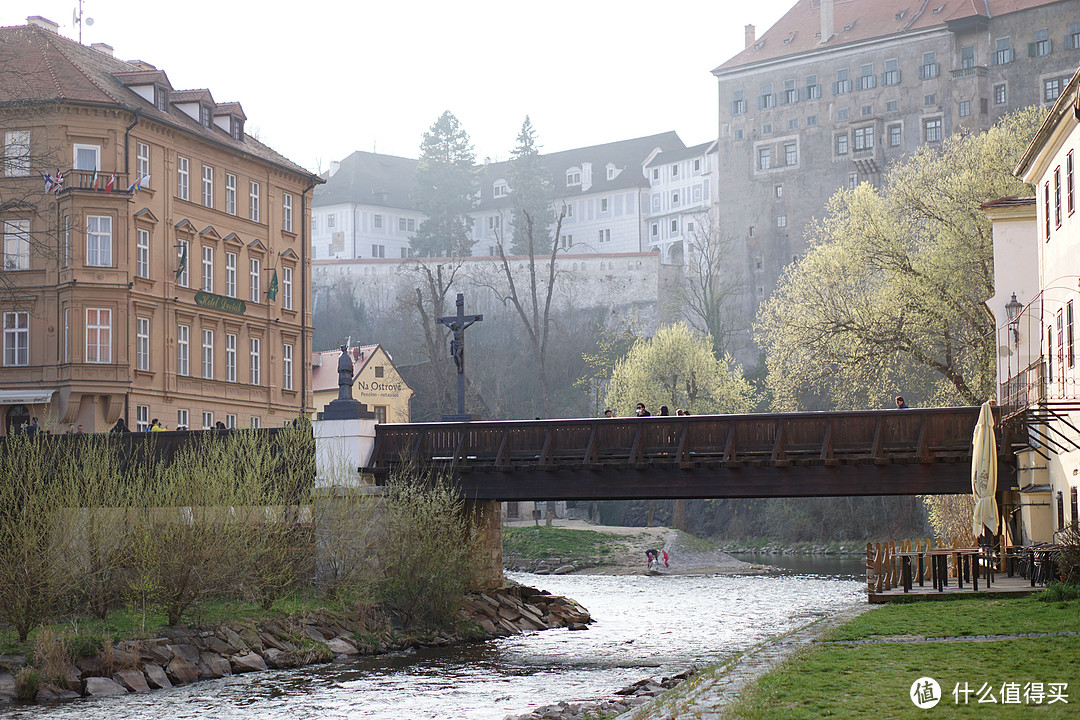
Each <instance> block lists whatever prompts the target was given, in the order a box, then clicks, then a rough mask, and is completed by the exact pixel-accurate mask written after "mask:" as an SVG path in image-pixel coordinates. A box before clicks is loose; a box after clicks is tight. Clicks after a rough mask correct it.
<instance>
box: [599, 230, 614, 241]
mask: <svg viewBox="0 0 1080 720" xmlns="http://www.w3.org/2000/svg"><path fill="white" fill-rule="evenodd" d="M600 242H611V230H601V231H600Z"/></svg>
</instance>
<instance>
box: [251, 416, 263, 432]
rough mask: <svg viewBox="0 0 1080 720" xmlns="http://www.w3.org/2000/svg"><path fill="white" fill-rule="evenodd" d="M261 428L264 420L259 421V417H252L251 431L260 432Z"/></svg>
mask: <svg viewBox="0 0 1080 720" xmlns="http://www.w3.org/2000/svg"><path fill="white" fill-rule="evenodd" d="M261 427H262V420H260V419H259V416H258V415H252V416H251V429H252V430H258V429H259V428H261Z"/></svg>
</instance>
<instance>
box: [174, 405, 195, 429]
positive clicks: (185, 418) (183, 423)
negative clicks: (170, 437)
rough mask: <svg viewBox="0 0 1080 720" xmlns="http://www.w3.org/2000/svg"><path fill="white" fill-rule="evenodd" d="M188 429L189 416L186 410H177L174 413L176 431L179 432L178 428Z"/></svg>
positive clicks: (189, 425)
mask: <svg viewBox="0 0 1080 720" xmlns="http://www.w3.org/2000/svg"><path fill="white" fill-rule="evenodd" d="M190 427H191V416H190V415H189V414H188V411H187V410H186V409H183V408H178V409H177V411H176V429H177V430H179V429H180V428H190Z"/></svg>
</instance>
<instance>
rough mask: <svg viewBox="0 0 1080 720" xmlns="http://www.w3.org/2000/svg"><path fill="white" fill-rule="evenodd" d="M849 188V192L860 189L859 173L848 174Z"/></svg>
mask: <svg viewBox="0 0 1080 720" xmlns="http://www.w3.org/2000/svg"><path fill="white" fill-rule="evenodd" d="M847 186H848V190H854V189H855V188H857V187H859V173H857V172H849V173H848V174H847Z"/></svg>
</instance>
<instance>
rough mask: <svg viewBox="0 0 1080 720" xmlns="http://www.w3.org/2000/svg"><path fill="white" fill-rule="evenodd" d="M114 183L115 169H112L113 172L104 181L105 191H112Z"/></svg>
mask: <svg viewBox="0 0 1080 720" xmlns="http://www.w3.org/2000/svg"><path fill="white" fill-rule="evenodd" d="M114 184H116V171H115V170H113V174H112V175H110V176H109V179H108V180H106V181H105V192H112V191H113V185H114Z"/></svg>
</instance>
